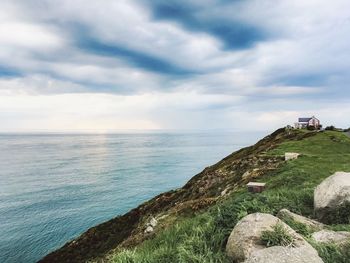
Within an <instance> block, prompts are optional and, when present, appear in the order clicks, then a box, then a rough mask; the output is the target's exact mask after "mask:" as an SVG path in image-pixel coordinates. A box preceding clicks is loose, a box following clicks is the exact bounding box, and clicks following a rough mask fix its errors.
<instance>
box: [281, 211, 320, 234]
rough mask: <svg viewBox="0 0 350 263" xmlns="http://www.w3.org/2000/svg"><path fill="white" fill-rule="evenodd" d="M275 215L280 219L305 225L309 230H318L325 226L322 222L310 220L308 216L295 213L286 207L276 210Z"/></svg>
mask: <svg viewBox="0 0 350 263" xmlns="http://www.w3.org/2000/svg"><path fill="white" fill-rule="evenodd" d="M277 217H278V218H280V219H282V220H292V221H294V222H297V223H300V224H303V225H305V226H306V227H307V228H309V229H310V230H311V231H319V230H321V229H323V228H324V227H325V225H324V224H322V223H320V222H318V221H316V220H312V219H310V218H307V217H304V216H301V215H298V214H295V213H293V212H291V211H289V210H288V209H282V210H280V211H279V212H278V214H277Z"/></svg>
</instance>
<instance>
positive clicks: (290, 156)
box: [284, 152, 300, 161]
mask: <svg viewBox="0 0 350 263" xmlns="http://www.w3.org/2000/svg"><path fill="white" fill-rule="evenodd" d="M299 155H300V153H291V152H287V153H285V154H284V160H286V161H288V160H294V159H297V158H298V157H299Z"/></svg>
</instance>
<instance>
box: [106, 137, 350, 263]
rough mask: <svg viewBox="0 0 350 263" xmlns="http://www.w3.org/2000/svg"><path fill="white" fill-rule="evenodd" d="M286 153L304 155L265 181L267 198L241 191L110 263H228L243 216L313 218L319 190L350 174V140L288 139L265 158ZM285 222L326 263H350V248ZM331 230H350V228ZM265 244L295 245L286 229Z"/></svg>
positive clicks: (269, 236) (267, 238) (114, 256)
mask: <svg viewBox="0 0 350 263" xmlns="http://www.w3.org/2000/svg"><path fill="white" fill-rule="evenodd" d="M301 132H304V133H308V132H307V131H301ZM285 152H298V153H301V154H302V155H301V157H299V158H298V159H297V160H293V161H289V162H286V163H285V164H284V165H283V166H281V167H280V168H279V169H277V170H274V171H271V172H269V173H267V174H266V175H264V176H263V177H261V178H260V179H259V180H261V181H264V182H267V186H268V187H267V189H266V191H264V192H263V193H261V194H251V193H248V192H247V191H246V190H245V189H244V188H243V187H242V188H240V189H237V190H236V191H234V192H233V193H232V194H231V195H230V196H229V197H227V198H225V199H223V200H222V201H220V202H218V203H217V204H216V205H214V206H212V207H211V208H210V209H207V210H206V211H205V212H202V213H197V214H196V215H195V216H191V217H186V215H182V216H181V217H179V218H178V220H177V223H176V224H175V225H173V226H171V227H169V228H168V229H166V230H163V231H161V232H160V233H158V234H157V235H156V237H155V238H153V239H149V240H147V241H144V242H143V243H142V244H141V245H139V246H137V247H135V248H130V249H123V250H119V251H117V252H115V253H114V254H112V255H111V256H110V258H109V259H110V260H111V261H113V262H120V263H124V262H125V263H132V262H140V263H142V262H145V263H146V262H147V263H148V262H229V261H228V259H227V258H226V256H225V253H224V252H225V244H226V241H227V238H228V236H229V234H230V232H231V231H232V229H233V227H234V226H235V224H236V223H237V222H238V221H239V220H240V219H241V218H242V217H244V216H246V215H248V214H250V213H254V212H265V213H271V214H276V213H277V212H278V211H279V210H280V209H282V208H287V209H289V210H291V211H293V212H295V213H298V214H301V215H304V216H309V217H312V216H313V191H314V188H315V187H316V186H317V185H318V184H319V183H320V182H321V181H322V180H323V179H325V178H326V177H328V176H330V175H331V174H333V173H334V172H336V171H350V162H349V160H350V138H348V137H347V136H345V134H343V133H339V132H333V131H326V132H318V133H317V134H316V135H315V136H306V137H305V138H304V139H302V140H286V141H285V142H283V143H282V144H280V145H279V146H278V147H276V148H272V149H271V150H269V151H268V152H266V153H265V155H266V156H280V155H283V154H284V153H285ZM286 223H287V224H289V225H290V226H291V227H292V228H294V229H295V230H296V231H297V232H299V233H300V234H302V235H304V236H305V237H306V238H308V240H309V242H310V243H311V244H312V245H313V246H314V247H315V248H316V249H317V251H318V252H319V255H320V256H321V257H322V258H323V260H324V261H325V262H326V263H330V262H332V263H344V262H349V261H347V260H348V259H349V258H350V255H349V253H350V252H349V251H350V249H349V250H346V249H345V250H344V249H341V248H338V247H337V246H335V245H334V244H316V243H315V242H313V241H312V239H311V238H310V234H311V231H310V229H308V228H307V227H305V226H303V225H302V224H298V223H295V222H291V221H289V222H286ZM330 228H333V229H335V230H349V229H350V225H348V224H343V225H334V226H330ZM263 239H264V240H265V241H266V242H267V243H269V245H273V244H278V243H281V242H282V243H288V242H289V241H290V240H289V238H288V237H287V236H286V235H285V233H283V231H281V229H275V231H274V233H265V235H264V237H263Z"/></svg>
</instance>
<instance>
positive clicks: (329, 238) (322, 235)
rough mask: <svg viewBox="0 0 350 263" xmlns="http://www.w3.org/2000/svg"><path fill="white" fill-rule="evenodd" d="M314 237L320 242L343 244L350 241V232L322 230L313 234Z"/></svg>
mask: <svg viewBox="0 0 350 263" xmlns="http://www.w3.org/2000/svg"><path fill="white" fill-rule="evenodd" d="M312 238H313V239H315V241H316V242H319V243H335V244H337V245H343V244H346V243H347V242H350V232H346V231H332V230H321V231H318V232H315V233H313V234H312Z"/></svg>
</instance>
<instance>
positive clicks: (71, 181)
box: [0, 132, 264, 263]
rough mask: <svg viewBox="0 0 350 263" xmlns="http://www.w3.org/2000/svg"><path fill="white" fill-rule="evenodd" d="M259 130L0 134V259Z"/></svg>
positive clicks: (117, 208) (189, 170)
mask: <svg viewBox="0 0 350 263" xmlns="http://www.w3.org/2000/svg"><path fill="white" fill-rule="evenodd" d="M263 135H264V133H233V132H217V133H214V132H210V133H178V132H177V133H154V134H151V133H144V134H142V133H136V134H135V133H134V134H81V135H78V134H0V262H3V263H7V262H16V263H17V262H19V263H20V262H26V263H28V262H29V263H30V262H36V261H37V260H39V259H40V258H42V257H43V256H45V255H46V254H47V253H49V252H50V251H52V250H54V249H57V248H59V247H60V246H62V245H63V244H65V243H66V242H67V241H69V240H71V239H72V238H74V237H76V236H78V235H79V234H81V233H82V232H84V231H85V230H87V229H88V228H90V227H92V226H94V225H96V224H99V223H102V222H104V221H106V220H109V219H111V218H113V217H115V216H117V215H120V214H123V213H125V212H127V211H128V210H130V209H131V208H134V207H136V206H137V205H139V204H140V203H142V202H143V201H145V200H148V199H150V198H152V197H153V196H155V195H157V194H159V193H161V192H164V191H167V190H170V189H174V188H177V187H180V186H182V185H183V184H184V183H185V182H186V181H187V180H188V179H190V178H191V177H192V176H194V175H195V174H197V173H198V172H200V171H201V170H203V169H204V168H205V167H206V166H208V165H211V164H214V163H215V162H217V161H219V160H220V159H222V158H223V157H225V156H226V155H228V154H230V153H231V152H233V151H235V150H237V149H239V148H241V147H243V146H247V145H250V144H253V143H255V141H256V140H257V139H259V138H261V137H262V136H263Z"/></svg>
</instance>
